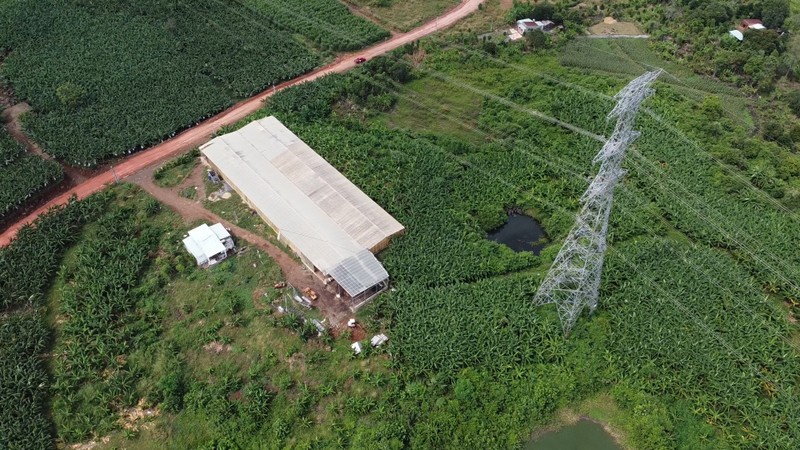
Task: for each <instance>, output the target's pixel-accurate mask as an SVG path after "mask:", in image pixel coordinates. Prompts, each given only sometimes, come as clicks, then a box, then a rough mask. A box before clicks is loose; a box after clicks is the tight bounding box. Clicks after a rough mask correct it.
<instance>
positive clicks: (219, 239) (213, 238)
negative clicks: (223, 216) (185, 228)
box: [183, 223, 234, 266]
mask: <svg viewBox="0 0 800 450" xmlns="http://www.w3.org/2000/svg"><path fill="white" fill-rule="evenodd" d="M183 246H184V247H186V250H187V251H188V252H189V253H191V254H192V256H194V259H195V260H196V261H197V265H198V266H211V265H214V264H216V263H218V262H220V261H222V260H224V259H225V258H227V257H228V251H229V250H233V248H234V245H233V238H232V237H231V234H230V233H229V232H228V230H226V229H225V227H223V226H222V224H221V223H217V224H214V225H212V226H208V225H206V224H203V225H200V226H199V227H197V228H195V229H193V230H189V235H188V236H186V237H185V238H184V239H183Z"/></svg>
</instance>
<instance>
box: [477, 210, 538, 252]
mask: <svg viewBox="0 0 800 450" xmlns="http://www.w3.org/2000/svg"><path fill="white" fill-rule="evenodd" d="M488 237H489V240H491V241H495V242H499V243H501V244H505V245H507V246H508V247H509V248H511V250H514V251H515V252H533V253H534V254H536V255H538V254H539V252H541V251H542V249H543V248H544V246H545V245H546V244H547V235H546V234H545V233H544V230H543V229H542V226H541V225H539V222H537V221H536V219H534V218H533V217H530V216H526V215H523V214H511V215H509V216H508V220H507V221H506V223H505V225H503V226H502V227H500V228H497V229H495V230H492V231H490V232H489V236H488Z"/></svg>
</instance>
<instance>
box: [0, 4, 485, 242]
mask: <svg viewBox="0 0 800 450" xmlns="http://www.w3.org/2000/svg"><path fill="white" fill-rule="evenodd" d="M483 1H484V0H462V2H461V4H460V5H458V6H457V7H455V8H453V9H451V10H449V11H447V12H446V13H445V14H443V15H441V16H439V17H438V18H436V19H434V20H432V21H430V22H428V23H426V24H425V25H422V26H420V27H419V28H415V29H414V30H411V31H409V32H408V33H403V34H398V35H395V36H393V37H392V38H391V39H389V40H387V41H384V42H382V43H379V44H377V45H375V46H373V47H370V48H367V49H364V50H362V51H359V52H357V53H350V54H346V55H342V56H341V57H339V58H338V59H337V60H336V61H334V62H333V63H331V64H329V65H327V66H324V67H321V68H319V69H317V70H315V71H313V72H310V73H308V74H306V75H303V76H300V77H298V78H295V79H293V80H290V81H287V82H285V83H282V84H280V85H279V86H277V87H276V88H275V91H279V90H283V89H286V88H287V87H290V86H294V85H296V84H300V83H304V82H306V81H312V80H316V79H317V78H320V77H323V76H325V75H328V74H330V73H341V72H346V71H348V70H350V69H352V68H353V67H355V66H356V64H355V61H354V59H355V57H357V56H363V57H365V58H367V59H370V58H374V57H376V56H380V55H382V54H384V53H387V52H389V51H392V50H394V49H396V48H398V47H401V46H403V45H405V44H408V43H409V42H413V41H415V40H418V39H420V38H423V37H425V36H427V35H429V34H432V33H435V32H436V31H438V30H439V29H444V28H447V27H449V26H451V25H453V24H454V23H456V22H458V21H459V20H460V19H462V18H464V17H466V16H468V15H469V14H471V13H472V12H474V11H476V10H477V9H478V6H479V5H480V4H481V3H482V2H483ZM272 94H273V90H272V89H270V90H268V91H265V92H262V93H261V94H258V95H256V96H254V97H251V98H249V99H247V100H244V101H242V102H240V103H237V104H236V105H234V106H232V107H231V108H229V109H227V110H226V111H223V112H222V113H220V114H218V115H216V116H214V117H211V118H210V119H208V120H206V121H204V122H201V123H200V124H199V125H197V126H195V127H193V128H190V129H188V130H186V131H184V132H182V133H180V134H178V135H177V136H175V137H174V138H172V139H170V140H168V141H165V142H163V143H161V144H159V145H156V146H154V147H151V148H150V149H147V150H144V151H142V152H140V153H136V154H135V155H133V156H131V157H130V158H129V159H127V160H125V161H124V162H122V163H121V164H118V165H117V166H115V167H112V168H110V169H109V170H107V171H105V172H102V173H99V174H98V175H96V176H94V177H92V178H90V179H88V180H86V181H84V182H83V183H81V184H79V185H77V186H75V187H74V188H73V189H70V190H69V191H67V192H65V193H63V194H61V195H59V196H58V197H56V198H54V199H52V200H51V201H49V202H47V203H45V204H44V205H42V206H41V207H39V208H38V209H36V210H35V211H34V212H32V213H31V214H29V215H28V216H27V217H25V218H23V219H21V220H19V221H17V222H16V223H14V224H13V225H11V226H9V228H8V229H6V230H5V231H4V232H3V234H2V235H0V246H5V245H8V243H9V242H11V239H13V237H14V236H16V234H17V231H18V230H19V229H20V228H22V227H23V226H24V225H26V224H28V223H31V222H33V221H34V220H35V219H36V217H38V216H39V215H40V214H42V213H44V212H45V211H47V210H48V209H49V208H51V207H53V206H55V205H60V204H64V203H66V202H67V200H69V198H70V196H72V195H73V194H74V195H77V196H78V198H84V197H87V196H89V195H91V194H93V193H95V192H97V191H100V190H102V189H103V188H104V187H105V186H106V185H107V184H109V183H112V182H114V181H115V179H116V178H119V179H122V178H126V177H128V176H130V175H132V174H134V173H136V172H138V171H139V170H141V169H143V168H145V167H147V166H149V165H152V164H155V163H158V162H159V161H163V160H165V159H168V158H170V157H172V156H175V155H177V154H179V153H181V152H183V151H186V150H189V149H191V148H193V147H197V146H199V145H201V144H203V143H205V142H207V141H209V140H210V139H211V137H212V136H213V134H214V133H215V132H216V131H217V130H219V129H220V128H221V127H223V126H225V125H231V124H234V123H236V122H238V121H240V120H242V119H244V118H245V117H247V116H248V115H250V114H252V113H254V112H256V111H257V110H258V109H259V108H261V104H262V102H263V101H264V100H265V99H267V98H268V97H270V96H271V95H272Z"/></svg>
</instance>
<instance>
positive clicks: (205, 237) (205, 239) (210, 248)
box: [184, 224, 225, 258]
mask: <svg viewBox="0 0 800 450" xmlns="http://www.w3.org/2000/svg"><path fill="white" fill-rule="evenodd" d="M186 239H191V240H193V241H194V242H195V244H196V245H197V247H199V248H200V251H202V252H203V254H205V255H206V257H207V258H210V257H212V256H214V255H217V254H219V253H223V252H224V251H225V246H224V245H222V242H220V238H219V237H217V235H216V234H215V233H214V231H212V230H211V227H209V226H208V225H206V224H202V225H200V226H199V227H197V228H195V229H192V230H189V237H188V238H186ZM185 241H186V240H185V239H184V243H185ZM187 248H188V246H187ZM190 251H191V250H190Z"/></svg>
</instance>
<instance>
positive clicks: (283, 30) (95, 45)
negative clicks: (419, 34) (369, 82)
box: [0, 0, 385, 166]
mask: <svg viewBox="0 0 800 450" xmlns="http://www.w3.org/2000/svg"><path fill="white" fill-rule="evenodd" d="M281 3H283V2H281ZM316 3H324V4H325V5H327V7H328V8H331V9H330V10H327V9H326V10H322V9H319V8H314V7H313V5H312V4H311V3H310V2H304V3H303V4H302V8H304V9H303V16H302V17H306V16H307V17H308V18H310V19H313V20H314V22H315V23H321V22H324V23H325V25H324V26H306V25H302V26H301V25H298V24H302V22H303V21H302V20H299V19H298V18H297V16H296V15H297V14H298V11H297V6H296V5H292V6H291V10H292V11H291V12H292V14H294V15H295V16H291V19H290V17H289V16H287V15H286V14H283V15H277V13H275V15H274V17H273V18H270V17H264V16H262V14H261V13H259V12H258V11H256V10H254V9H252V8H251V7H248V6H244V5H242V4H240V3H238V2H233V1H228V0H224V1H219V0H202V1H198V2H189V3H183V2H172V3H170V2H163V1H159V0H148V1H144V2H135V3H121V2H105V3H103V4H102V5H96V4H94V3H92V2H86V1H82V0H70V1H66V2H63V1H49V0H48V1H43V2H39V1H32V0H14V1H10V2H4V3H3V4H2V5H0V51H2V52H9V54H8V57H7V58H5V60H4V62H3V65H2V67H1V68H0V76H2V77H3V78H4V79H5V81H6V82H7V83H8V85H9V86H11V87H12V88H13V90H14V93H15V95H16V96H17V97H18V99H19V100H20V101H23V100H24V101H27V102H28V103H30V104H31V105H32V106H33V111H34V112H33V114H31V115H30V116H29V117H28V119H27V121H26V124H25V125H26V129H27V131H28V132H29V133H30V134H31V135H32V137H34V138H35V140H37V141H38V142H39V143H40V144H41V146H42V147H43V149H44V150H45V151H47V152H48V153H50V154H52V155H54V156H56V157H57V158H60V159H63V160H64V161H66V162H68V163H70V164H75V165H87V166H92V165H95V164H97V163H98V162H100V161H102V160H104V159H108V158H110V157H113V156H117V155H123V154H127V153H131V152H134V151H137V150H140V149H142V148H144V147H147V146H149V145H152V144H154V143H157V142H159V141H160V140H162V139H164V138H167V137H170V136H173V135H174V134H175V132H176V131H179V130H181V129H182V128H185V127H188V126H192V125H193V124H195V123H197V122H198V121H200V120H202V119H204V118H206V117H209V116H210V115H212V114H214V113H216V112H219V111H220V110H222V109H223V108H225V107H227V106H230V105H232V104H233V103H234V102H235V101H236V100H237V99H240V98H243V97H247V96H249V95H252V94H254V93H256V92H259V91H261V90H264V89H266V88H267V87H269V86H271V85H273V84H276V83H278V82H281V81H284V80H287V79H291V78H294V77H296V76H298V75H300V74H302V73H304V72H307V71H309V70H311V69H312V68H313V67H315V66H316V65H318V64H319V63H320V57H319V55H318V54H317V53H316V52H315V51H314V50H310V49H309V48H307V47H306V46H305V45H304V44H303V43H301V42H300V41H298V40H296V39H295V38H293V36H292V34H291V33H288V32H287V29H288V30H292V31H295V32H298V31H302V32H300V34H302V35H308V33H315V34H314V35H313V36H312V37H313V39H316V40H319V41H320V45H321V46H325V47H331V48H339V47H342V48H355V47H358V46H361V45H364V44H366V43H368V42H371V41H374V40H377V39H380V38H382V37H383V36H384V35H385V32H383V31H382V30H380V29H379V28H377V27H375V26H373V25H371V24H370V23H369V22H367V21H366V20H364V19H361V18H356V17H354V16H350V15H346V13H347V11H346V9H345V8H344V7H340V6H339V5H338V3H336V2H335V1H333V0H328V1H326V2H316ZM275 5H278V4H277V3H276V4H275ZM283 8H284V9H279V8H278V9H275V11H286V8H287V6H286V5H283ZM312 10H313V14H311V11H312ZM302 17H301V18H302ZM329 20H332V21H333V23H328V21H329ZM337 27H339V28H337ZM301 28H302V30H301ZM334 30H339V31H338V32H335V31H334ZM359 30H361V31H360V32H359ZM345 31H346V34H347V35H348V36H350V35H351V34H350V33H351V32H352V36H353V39H352V40H351V41H346V40H342V39H341V38H340V37H338V36H340V35H341V34H342V33H344V32H345ZM320 36H325V38H324V39H323V37H320ZM331 36H337V37H336V42H338V43H339V44H334V43H332V41H331V39H333V37H331Z"/></svg>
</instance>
